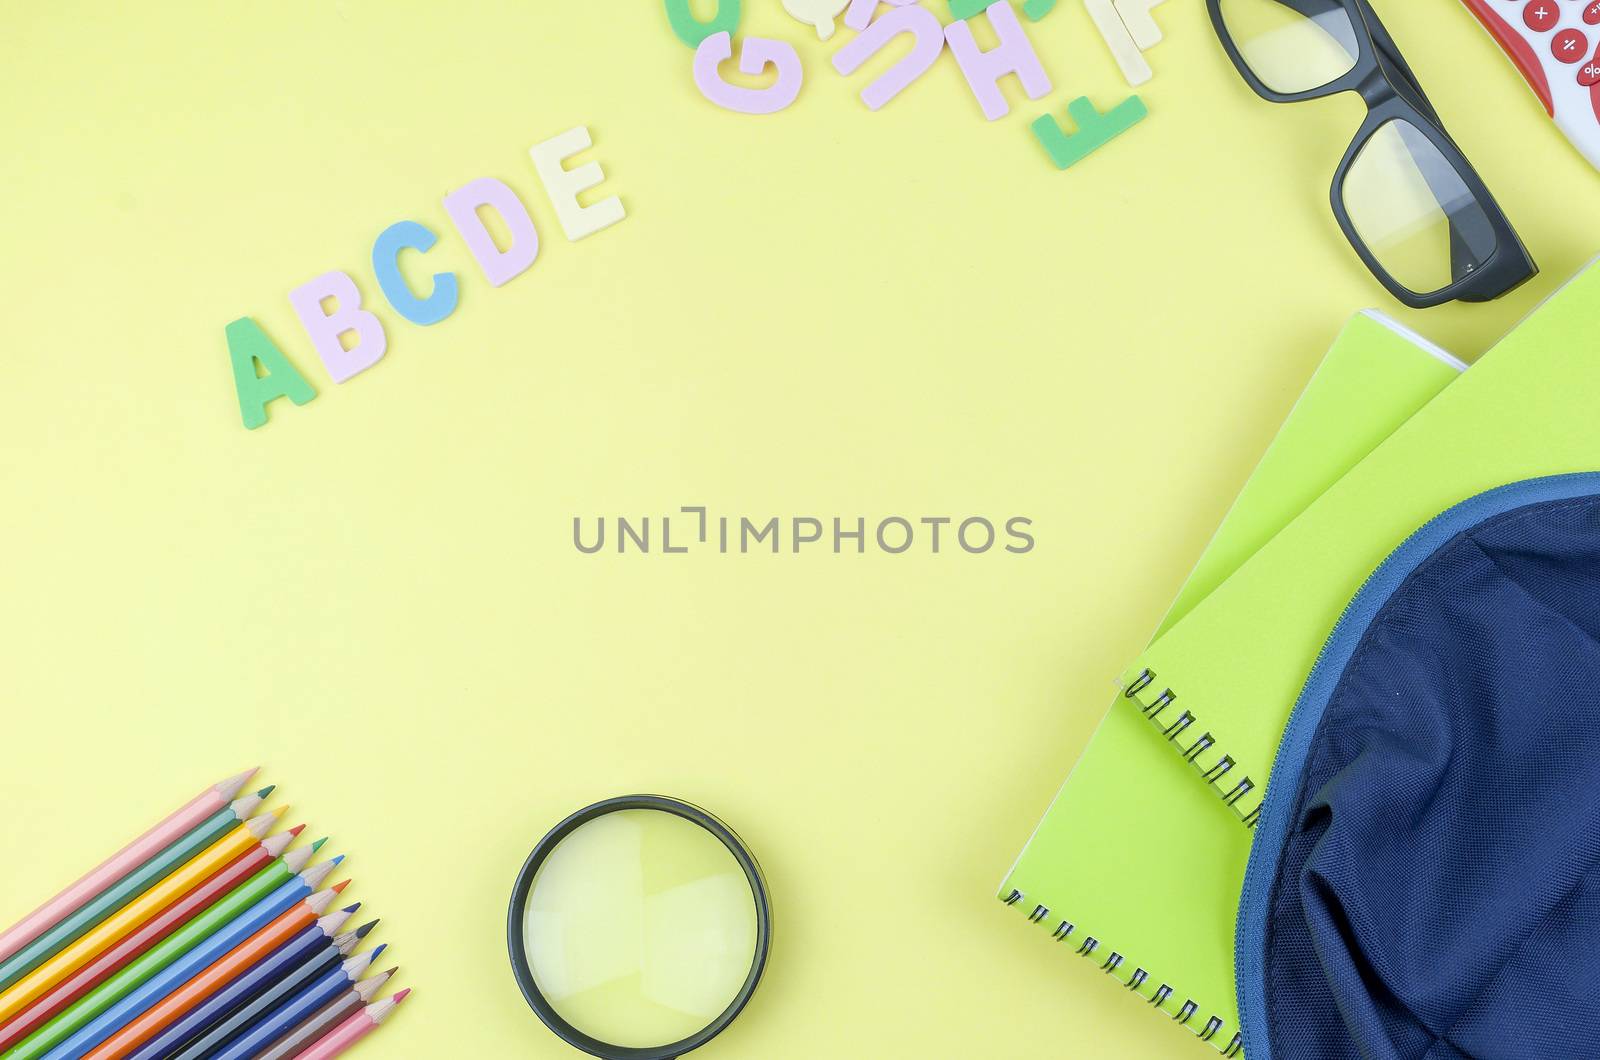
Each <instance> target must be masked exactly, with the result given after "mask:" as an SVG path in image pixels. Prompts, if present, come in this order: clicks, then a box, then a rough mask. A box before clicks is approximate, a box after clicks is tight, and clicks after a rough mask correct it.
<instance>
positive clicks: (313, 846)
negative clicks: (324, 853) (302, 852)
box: [311, 836, 328, 854]
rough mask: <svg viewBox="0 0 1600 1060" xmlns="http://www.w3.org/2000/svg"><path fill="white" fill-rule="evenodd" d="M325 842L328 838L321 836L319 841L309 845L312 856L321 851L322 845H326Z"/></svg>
mask: <svg viewBox="0 0 1600 1060" xmlns="http://www.w3.org/2000/svg"><path fill="white" fill-rule="evenodd" d="M327 841H328V837H327V836H323V837H322V838H321V839H319V840H317V841H316V842H315V843H312V844H311V852H312V853H313V854H315V853H316V852H317V851H319V850H321V849H322V844H324V843H326V842H327Z"/></svg>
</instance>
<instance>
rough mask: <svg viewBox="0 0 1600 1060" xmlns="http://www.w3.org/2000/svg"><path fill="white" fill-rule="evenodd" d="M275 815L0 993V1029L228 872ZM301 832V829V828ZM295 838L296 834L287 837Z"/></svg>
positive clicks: (215, 846)
mask: <svg viewBox="0 0 1600 1060" xmlns="http://www.w3.org/2000/svg"><path fill="white" fill-rule="evenodd" d="M276 819H277V818H276V815H269V816H263V817H257V818H254V819H253V820H251V821H250V822H248V823H247V824H242V825H240V826H239V827H237V828H235V829H233V830H232V831H230V832H228V833H227V834H226V835H224V836H223V837H222V838H221V839H218V840H217V841H216V842H214V843H212V844H211V845H210V846H208V847H206V848H205V849H204V850H202V851H200V853H198V854H196V855H195V856H194V857H192V858H190V859H189V860H188V861H186V862H184V863H183V864H182V865H181V866H179V868H178V869H177V871H175V872H173V873H171V874H170V875H168V876H167V877H166V878H165V879H163V880H162V881H161V882H159V883H157V884H156V885H155V886H154V887H151V888H150V889H149V890H148V891H145V892H144V893H143V894H141V895H140V896H139V897H137V898H135V899H134V900H133V901H131V902H129V903H128V904H127V905H125V906H123V907H122V908H121V909H119V910H117V911H116V912H115V913H113V914H111V915H110V916H108V917H107V918H106V919H104V920H102V921H101V922H100V923H99V924H97V925H96V926H95V927H93V928H92V929H90V930H89V931H87V932H85V933H84V934H83V935H81V936H79V937H78V938H77V939H76V940H75V941H73V942H72V943H71V944H70V945H68V946H67V947H66V948H64V949H63V950H61V952H59V953H57V954H56V955H55V956H54V957H51V958H50V959H49V960H47V961H45V962H44V963H43V964H41V965H39V967H37V968H35V969H34V970H33V971H31V972H29V973H28V974H27V975H25V976H23V977H22V978H21V979H20V980H18V981H17V982H16V983H14V984H13V985H12V986H11V987H10V988H8V989H7V990H5V991H3V992H0V1023H4V1021H6V1020H8V1019H10V1018H11V1017H12V1016H15V1015H16V1014H17V1013H18V1012H21V1011H22V1010H23V1009H25V1008H27V1007H28V1006H29V1005H31V1004H33V1002H35V1001H37V1000H38V999H39V998H41V997H43V996H44V995H45V994H46V993H48V992H49V990H50V988H51V987H54V986H56V985H57V984H58V983H60V982H61V981H62V980H64V979H66V978H67V977H68V976H69V975H71V974H72V973H73V972H75V971H77V970H78V969H79V968H82V967H83V966H84V965H86V964H88V963H89V962H90V961H92V960H94V959H95V958H96V957H98V956H99V955H100V954H102V953H104V952H105V951H106V950H108V949H110V948H111V947H112V946H114V945H115V944H116V943H117V942H119V941H120V940H122V939H124V938H126V937H127V936H128V935H129V934H131V933H132V932H134V931H136V930H138V929H139V927H140V926H141V925H143V924H144V923H145V922H146V921H148V920H151V919H152V918H154V917H155V916H157V915H158V914H160V913H161V911H162V910H164V909H166V908H167V906H169V905H171V904H172V903H174V902H176V901H177V900H178V899H180V898H182V897H183V896H184V895H186V894H188V893H189V892H190V891H192V890H194V889H195V888H196V887H198V886H200V884H202V883H204V882H205V881H206V880H208V879H210V878H211V877H212V876H215V875H216V874H217V873H219V872H221V871H222V870H223V869H225V868H227V867H228V866H229V865H230V864H231V863H232V862H233V860H234V859H235V858H238V857H242V856H244V855H245V854H248V853H249V852H250V851H251V850H254V849H257V848H259V847H260V846H261V843H262V837H263V836H264V835H265V834H266V832H267V830H268V829H270V828H271V826H272V825H273V824H274V823H275V821H276ZM299 827H300V828H301V829H303V828H304V827H305V826H304V825H300V826H299ZM289 834H291V835H298V833H297V832H291V833H289Z"/></svg>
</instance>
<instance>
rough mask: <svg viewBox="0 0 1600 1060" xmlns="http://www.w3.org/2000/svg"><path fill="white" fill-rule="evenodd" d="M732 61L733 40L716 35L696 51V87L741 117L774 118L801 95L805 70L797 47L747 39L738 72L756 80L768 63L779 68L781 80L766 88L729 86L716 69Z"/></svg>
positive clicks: (741, 47) (773, 41)
mask: <svg viewBox="0 0 1600 1060" xmlns="http://www.w3.org/2000/svg"><path fill="white" fill-rule="evenodd" d="M732 57H733V38H731V37H729V36H728V34H726V33H713V34H712V35H711V36H709V37H707V38H706V39H705V40H703V41H701V42H700V47H698V48H696V49H695V50H694V83H695V85H696V87H698V88H699V89H700V94H701V95H702V96H705V97H706V98H707V99H709V100H710V101H711V102H713V103H715V104H716V105H717V106H719V107H723V108H725V109H727V110H736V111H739V112H740V113H741V114H771V113H773V112H774V111H780V110H782V109H783V108H784V107H787V106H788V105H789V104H791V103H793V102H794V100H795V97H796V96H798V95H799V94H800V82H801V81H802V80H804V78H805V70H804V68H802V67H801V65H800V56H799V55H797V54H795V50H794V45H792V44H787V43H785V42H784V41H781V40H766V39H765V38H763V37H746V38H744V41H743V42H742V44H741V45H740V48H739V72H740V73H743V74H750V75H752V76H754V75H755V74H759V73H760V72H761V71H762V70H763V69H764V68H765V67H766V65H767V64H768V63H771V64H772V65H773V66H776V67H777V68H778V80H777V81H775V82H774V83H773V84H771V85H769V86H768V87H766V88H742V87H740V86H739V85H730V84H728V82H726V81H724V80H723V79H722V77H721V76H720V75H719V74H718V73H717V65H718V64H719V63H721V62H723V61H724V60H727V59H731V58H732Z"/></svg>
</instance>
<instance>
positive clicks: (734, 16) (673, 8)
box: [666, 0, 740, 48]
mask: <svg viewBox="0 0 1600 1060" xmlns="http://www.w3.org/2000/svg"><path fill="white" fill-rule="evenodd" d="M666 5H667V21H668V22H670V23H672V32H674V33H676V34H677V35H678V39H679V40H681V41H683V43H685V44H687V45H688V46H689V47H691V48H698V47H700V42H701V41H703V40H705V39H706V38H707V37H710V36H712V35H714V34H717V33H726V34H728V36H730V37H731V36H733V34H734V31H735V30H737V29H738V28H739V11H740V0H717V13H716V14H715V15H712V16H711V18H709V19H707V20H706V21H705V22H701V21H700V20H699V19H698V18H695V17H694V12H693V11H690V10H689V0H666Z"/></svg>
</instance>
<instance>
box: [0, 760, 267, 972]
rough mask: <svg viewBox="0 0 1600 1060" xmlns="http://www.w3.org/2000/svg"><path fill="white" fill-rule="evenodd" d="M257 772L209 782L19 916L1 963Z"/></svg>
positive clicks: (4, 941)
mask: <svg viewBox="0 0 1600 1060" xmlns="http://www.w3.org/2000/svg"><path fill="white" fill-rule="evenodd" d="M255 774H256V771H255V770H254V769H250V770H246V771H245V772H243V773H240V774H239V775H238V776H236V777H229V778H228V779H227V780H223V781H219V782H217V783H215V784H213V785H211V786H210V787H209V788H207V789H206V790H204V791H202V792H201V793H200V794H198V795H196V796H195V797H194V798H192V799H190V800H189V801H188V802H187V803H185V804H184V805H182V806H180V807H178V808H177V809H176V810H174V811H172V813H171V814H169V815H168V816H167V818H166V820H164V821H162V822H161V823H160V824H158V825H156V826H155V827H154V828H152V829H150V831H148V832H146V833H145V834H144V835H142V836H140V837H139V838H138V839H135V840H134V841H133V842H132V843H129V844H128V845H127V846H125V847H123V848H122V849H121V850H119V851H117V852H116V853H115V854H113V855H112V856H111V858H110V859H109V860H108V861H106V862H105V863H104V864H102V865H100V866H99V867H98V868H96V869H95V870H94V871H93V872H90V873H89V874H88V875H87V876H85V877H83V879H81V880H79V881H78V882H77V883H75V884H73V885H72V886H71V887H68V888H67V889H66V890H64V891H62V892H61V893H60V894H58V895H56V896H55V897H54V898H52V899H50V900H49V901H48V902H46V903H45V904H44V905H41V906H40V907H39V908H38V909H35V910H34V911H33V912H31V913H29V914H28V915H27V916H25V917H23V918H22V919H21V920H19V921H18V922H17V923H16V924H15V925H14V926H12V927H10V928H8V929H7V930H6V932H5V933H4V934H0V961H3V960H5V959H6V958H7V957H9V956H11V955H12V954H13V953H16V952H17V951H18V950H20V949H21V948H22V947H24V946H26V945H27V944H28V943H30V942H32V941H33V940H34V939H36V938H38V937H39V936H40V935H42V934H44V933H45V932H46V931H49V930H50V929H51V928H53V927H55V926H56V925H57V924H59V923H60V922H61V921H62V919H63V918H65V917H68V916H71V915H72V914H73V913H75V912H76V911H77V910H78V909H80V908H82V906H83V904H84V903H85V902H88V901H91V900H93V899H94V898H95V897H96V896H97V895H99V894H100V893H101V892H102V891H104V890H105V889H106V888H107V887H110V886H111V885H112V884H114V883H116V882H117V881H118V880H120V879H122V878H123V877H124V876H126V875H127V874H128V873H130V872H132V871H133V870H134V869H136V868H138V867H139V866H140V865H143V864H144V863H145V862H147V861H149V860H150V859H151V858H153V857H155V856H156V855H157V854H159V853H160V852H161V851H162V850H164V849H166V848H167V847H169V846H171V845H172V844H173V843H175V842H177V841H178V839H180V838H181V837H182V836H183V835H184V834H185V833H187V832H188V831H189V830H190V829H192V828H194V827H195V826H196V825H198V824H199V823H200V822H201V821H204V820H205V819H206V818H207V817H210V816H211V815H212V814H214V813H216V812H217V811H218V810H220V809H222V808H223V807H224V806H226V805H228V804H229V803H230V802H232V801H233V799H234V796H236V795H238V794H239V792H240V790H242V789H243V788H244V786H245V784H246V783H248V782H249V780H250V778H251V777H253V776H255Z"/></svg>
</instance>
